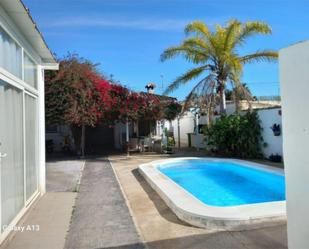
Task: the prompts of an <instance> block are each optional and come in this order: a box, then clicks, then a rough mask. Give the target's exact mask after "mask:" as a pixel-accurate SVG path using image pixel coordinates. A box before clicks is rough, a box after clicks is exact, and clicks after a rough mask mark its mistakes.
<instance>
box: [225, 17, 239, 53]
mask: <svg viewBox="0 0 309 249" xmlns="http://www.w3.org/2000/svg"><path fill="white" fill-rule="evenodd" d="M240 27H241V23H240V22H239V21H238V20H231V21H230V22H229V23H228V26H227V27H226V31H225V33H226V34H225V41H224V49H225V50H228V48H232V46H231V45H232V44H233V41H234V40H235V37H236V34H237V33H238V32H239V30H240Z"/></svg>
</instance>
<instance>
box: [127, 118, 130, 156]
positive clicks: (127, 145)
mask: <svg viewBox="0 0 309 249" xmlns="http://www.w3.org/2000/svg"><path fill="white" fill-rule="evenodd" d="M129 139H130V137H129V119H128V118H127V120H126V149H127V155H128V156H129Z"/></svg>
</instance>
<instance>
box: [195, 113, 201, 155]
mask: <svg viewBox="0 0 309 249" xmlns="http://www.w3.org/2000/svg"><path fill="white" fill-rule="evenodd" d="M195 125H196V131H195V134H196V138H195V145H196V150H197V151H199V150H200V148H199V143H200V139H199V133H198V113H196V114H195Z"/></svg>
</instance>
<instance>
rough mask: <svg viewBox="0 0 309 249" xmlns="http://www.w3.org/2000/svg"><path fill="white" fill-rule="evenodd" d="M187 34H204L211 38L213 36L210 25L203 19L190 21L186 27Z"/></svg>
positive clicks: (203, 35)
mask: <svg viewBox="0 0 309 249" xmlns="http://www.w3.org/2000/svg"><path fill="white" fill-rule="evenodd" d="M185 33H186V35H190V34H195V35H197V36H202V37H206V38H209V37H210V36H211V31H210V29H209V28H208V26H207V25H206V24H205V23H204V22H202V21H194V22H192V23H189V24H188V25H187V26H186V28H185Z"/></svg>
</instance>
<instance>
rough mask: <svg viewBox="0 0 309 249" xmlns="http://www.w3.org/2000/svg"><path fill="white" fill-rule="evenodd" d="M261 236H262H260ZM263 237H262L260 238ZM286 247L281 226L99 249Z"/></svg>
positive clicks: (252, 248) (284, 235)
mask: <svg viewBox="0 0 309 249" xmlns="http://www.w3.org/2000/svg"><path fill="white" fill-rule="evenodd" d="M261 236H262V237H261ZM261 238H263V239H261ZM144 248H148V249H248V248H250V249H269V248H271V249H286V248H287V241H286V234H285V232H282V228H281V229H278V228H277V227H269V228H266V229H265V228H264V229H263V230H250V231H244V232H217V233H211V234H202V235H192V236H186V237H180V238H173V239H167V240H158V241H152V242H147V243H145V244H130V245H122V246H116V247H104V248H100V249H144Z"/></svg>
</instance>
